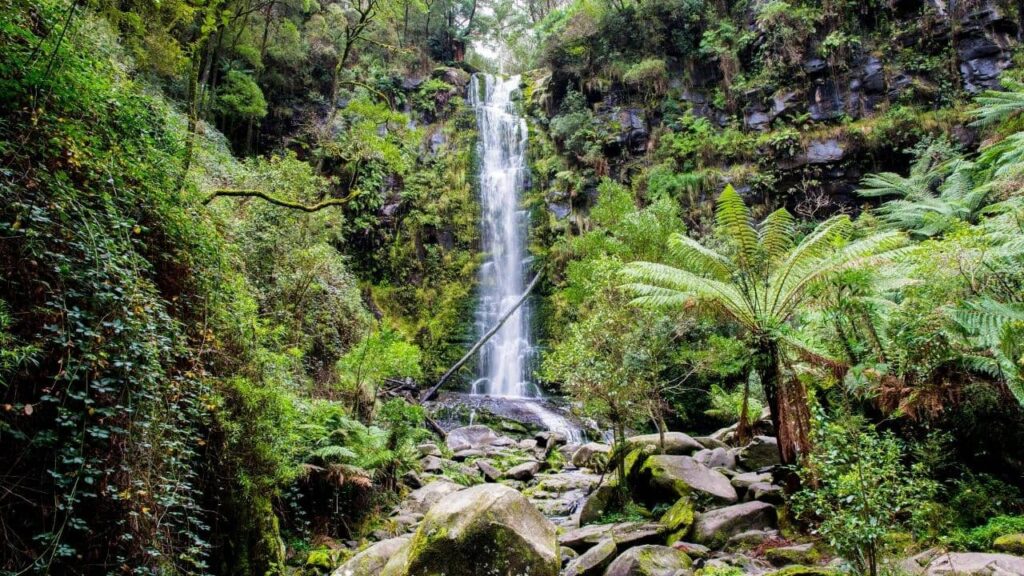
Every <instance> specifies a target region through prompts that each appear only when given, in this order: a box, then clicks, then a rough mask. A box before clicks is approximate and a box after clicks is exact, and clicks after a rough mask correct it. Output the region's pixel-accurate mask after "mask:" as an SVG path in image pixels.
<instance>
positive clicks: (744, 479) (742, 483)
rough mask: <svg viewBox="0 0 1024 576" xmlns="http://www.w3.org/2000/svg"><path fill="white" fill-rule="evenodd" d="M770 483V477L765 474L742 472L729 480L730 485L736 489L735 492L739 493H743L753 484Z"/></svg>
mask: <svg viewBox="0 0 1024 576" xmlns="http://www.w3.org/2000/svg"><path fill="white" fill-rule="evenodd" d="M771 481H772V475H771V474H769V473H767V472H763V473H757V472H744V473H743V474H737V475H735V476H733V477H732V480H731V482H732V485H733V486H734V487H735V488H736V490H738V491H741V492H745V491H746V490H747V489H749V488H750V487H751V486H753V485H754V484H757V483H760V482H771Z"/></svg>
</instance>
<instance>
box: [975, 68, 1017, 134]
mask: <svg viewBox="0 0 1024 576" xmlns="http://www.w3.org/2000/svg"><path fill="white" fill-rule="evenodd" d="M1002 84H1003V87H1005V88H1006V91H1005V92H1004V91H998V90H986V91H985V92H982V93H981V95H979V96H978V97H977V98H975V102H977V103H978V105H979V106H978V108H976V109H974V110H973V111H972V112H971V115H972V116H974V117H975V118H976V120H975V121H974V122H971V126H989V125H991V124H995V123H997V122H1001V121H1003V120H1005V119H1006V118H1009V117H1010V116H1013V115H1015V114H1017V113H1019V112H1021V111H1022V110H1024V84H1020V83H1018V82H1013V81H1011V80H1008V79H1003V81H1002Z"/></svg>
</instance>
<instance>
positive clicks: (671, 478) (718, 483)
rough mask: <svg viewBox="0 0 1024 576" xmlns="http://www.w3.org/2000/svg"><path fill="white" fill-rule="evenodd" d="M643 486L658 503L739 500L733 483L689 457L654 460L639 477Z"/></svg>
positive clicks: (649, 461) (642, 468) (669, 457)
mask: <svg viewBox="0 0 1024 576" xmlns="http://www.w3.org/2000/svg"><path fill="white" fill-rule="evenodd" d="M638 476H639V478H640V479H641V480H640V482H641V485H642V484H643V483H646V484H647V485H648V486H650V487H651V488H652V494H651V496H652V497H653V498H654V499H658V498H665V497H666V496H667V497H668V498H669V499H670V501H675V500H677V499H679V498H680V497H683V496H693V497H697V498H706V499H709V500H712V501H715V502H722V503H727V504H728V503H733V502H736V500H737V499H738V496H737V494H736V489H735V488H733V486H732V484H731V483H730V482H729V479H728V478H726V477H725V476H724V475H722V474H721V473H720V472H716V471H714V470H712V469H710V468H708V467H707V466H704V465H703V464H700V463H699V462H697V461H696V460H694V459H693V458H690V457H689V456H668V455H664V456H661V455H659V456H650V457H648V458H647V460H646V461H645V462H644V464H643V466H641V467H640V471H639V473H638Z"/></svg>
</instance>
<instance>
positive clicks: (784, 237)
mask: <svg viewBox="0 0 1024 576" xmlns="http://www.w3.org/2000/svg"><path fill="white" fill-rule="evenodd" d="M795 233H796V229H795V226H794V221H793V215H792V214H790V213H789V212H788V211H786V209H785V208H779V209H778V210H776V211H774V212H772V213H771V214H769V215H768V217H767V218H765V219H764V221H763V222H761V226H760V229H759V230H758V240H759V241H760V244H761V250H762V251H763V252H764V253H765V255H766V256H767V257H768V261H769V262H770V263H772V264H774V263H775V262H778V261H779V260H780V259H781V258H782V257H783V256H785V255H786V254H787V253H788V252H789V251H790V250H791V249H792V248H793V236H794V235H795Z"/></svg>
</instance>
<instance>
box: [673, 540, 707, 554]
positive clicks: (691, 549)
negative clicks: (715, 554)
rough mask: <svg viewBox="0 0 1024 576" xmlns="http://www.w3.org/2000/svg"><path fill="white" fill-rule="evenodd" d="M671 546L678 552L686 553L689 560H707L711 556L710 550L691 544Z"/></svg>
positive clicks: (674, 544) (678, 543) (677, 543)
mask: <svg viewBox="0 0 1024 576" xmlns="http://www.w3.org/2000/svg"><path fill="white" fill-rule="evenodd" d="M671 546H672V547H673V548H675V549H676V550H679V551H680V552H684V553H686V555H687V556H689V557H690V558H707V557H708V556H710V555H711V548H708V547H707V546H701V545H700V544H694V543H693V542H673V543H672V544H671Z"/></svg>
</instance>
